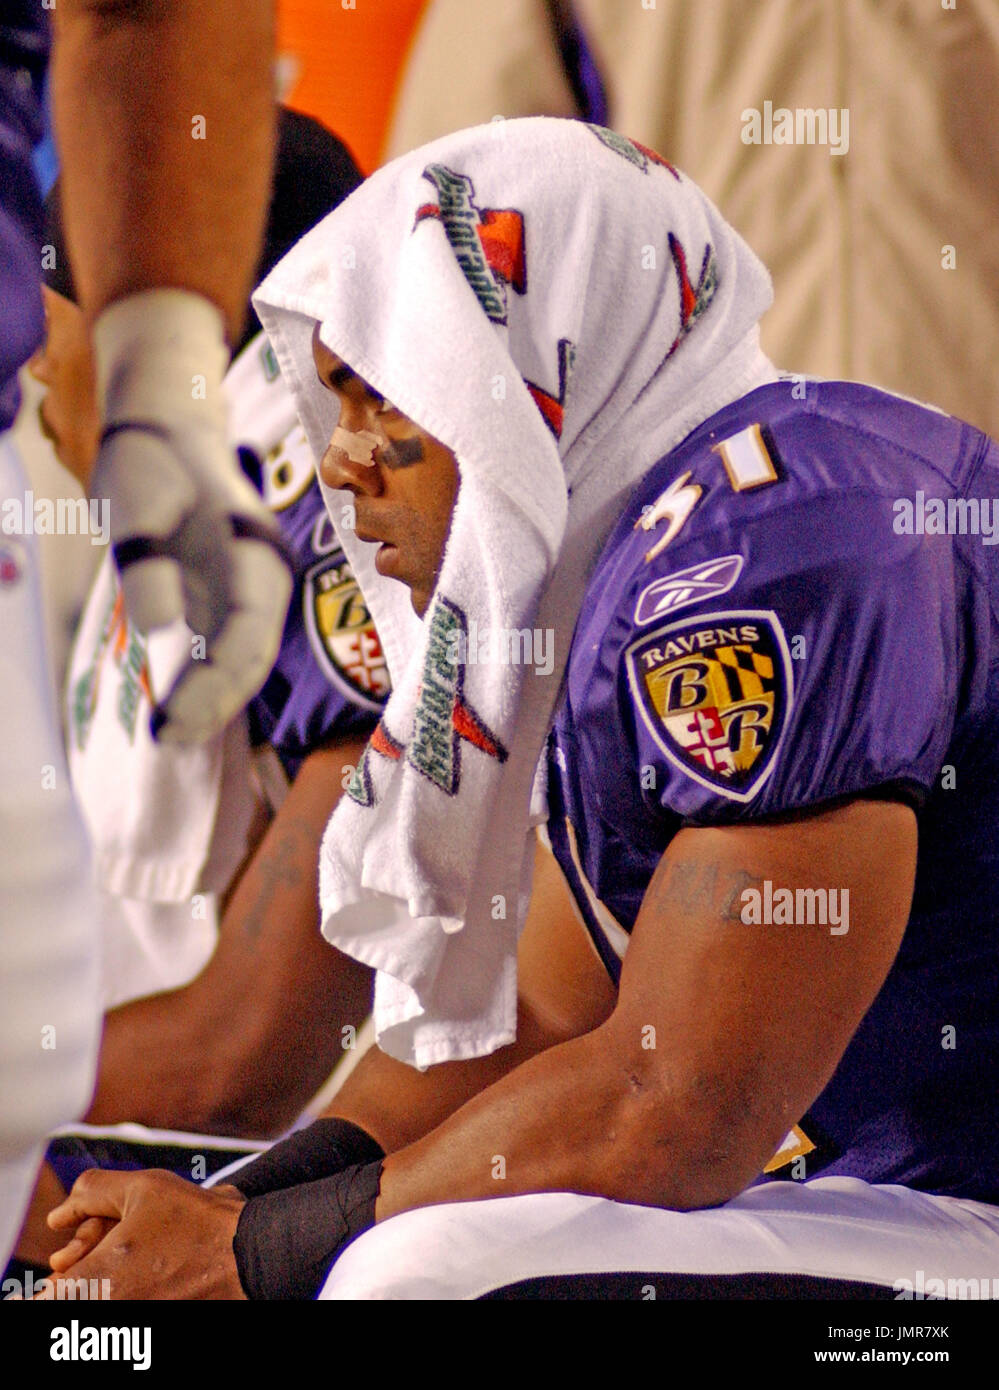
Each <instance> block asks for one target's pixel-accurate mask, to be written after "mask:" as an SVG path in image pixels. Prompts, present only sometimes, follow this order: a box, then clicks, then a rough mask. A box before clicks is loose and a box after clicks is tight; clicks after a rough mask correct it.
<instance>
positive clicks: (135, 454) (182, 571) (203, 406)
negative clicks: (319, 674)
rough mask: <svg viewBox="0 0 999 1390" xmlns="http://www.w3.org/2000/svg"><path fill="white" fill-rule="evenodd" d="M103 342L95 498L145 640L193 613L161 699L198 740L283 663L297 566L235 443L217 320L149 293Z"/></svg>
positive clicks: (168, 730) (161, 719)
mask: <svg viewBox="0 0 999 1390" xmlns="http://www.w3.org/2000/svg"><path fill="white" fill-rule="evenodd" d="M94 346H95V353H96V360H97V383H98V389H99V391H100V397H101V401H102V404H103V419H104V433H103V436H102V440H101V449H100V454H99V456H98V459H97V465H96V468H95V470H94V475H93V480H92V482H91V493H92V494H93V495H94V496H98V497H102V496H106V497H108V498H110V513H111V540H112V547H113V552H114V557H115V561H116V563H117V565H118V569H119V572H120V574H121V582H122V589H123V592H124V597H125V607H126V609H127V611H128V614H129V617H130V618H131V620H132V621H133V622H134V623H135V625H136V627H138V628H139V629H140V630H141V631H143V632H145V631H148V630H149V629H150V628H155V627H162V626H164V625H166V624H168V623H171V622H173V621H174V620H175V619H177V618H180V617H183V618H185V619H186V621H187V624H188V626H189V627H190V629H191V631H192V633H194V634H195V635H196V636H200V637H203V638H204V642H203V643H197V642H194V641H192V644H191V645H192V658H191V660H190V661H189V662H188V663H187V664H186V665H185V666H184V668H183V669H182V670H181V672H180V674H179V675H178V676H177V678H176V680H175V681H174V684H173V686H172V687H171V689H170V690H168V691H167V692H166V693H165V694H164V693H162V692H154V693H155V695H156V699H157V701H158V703H157V705H156V707H155V708H154V711H153V717H152V721H151V727H152V731H153V734H154V736H155V737H157V738H160V739H163V740H175V741H177V742H200V741H202V740H204V739H206V738H209V737H211V735H213V734H215V733H217V732H219V731H220V730H221V729H222V728H224V726H225V725H226V724H227V723H228V722H229V720H230V719H232V718H233V716H234V715H236V714H237V713H238V712H239V711H240V710H241V709H242V707H243V706H244V705H245V704H246V702H247V701H248V700H249V699H250V698H251V697H252V696H253V695H255V694H256V692H257V691H258V690H259V689H260V687H261V685H262V684H263V682H264V680H265V679H266V678H267V675H268V673H269V671H270V669H271V667H272V666H273V664H274V661H275V658H276V656H277V653H278V648H279V646H280V642H281V634H282V630H283V626H284V620H285V614H286V612H287V608H288V600H289V598H290V596H291V585H292V580H291V572H290V557H289V554H288V550H287V547H286V546H285V544H284V541H283V540H282V537H281V535H280V532H279V530H278V528H277V526H276V524H275V523H274V520H273V518H272V517H271V514H270V512H269V511H268V510H267V508H266V507H265V506H264V504H263V502H262V501H261V499H260V497H259V495H258V494H257V492H256V490H255V489H254V488H253V486H252V485H251V483H250V482H249V481H248V480H247V478H246V477H245V476H244V474H243V472H242V470H241V469H240V467H239V465H238V464H237V462H236V459H235V457H234V455H233V451H232V449H231V448H230V447H229V444H228V441H227V437H226V407H225V400H224V397H223V394H222V390H221V382H222V377H223V375H224V373H225V371H226V367H227V365H228V352H227V349H226V345H225V339H224V336H223V320H222V315H221V313H220V312H219V310H218V309H217V308H216V307H215V306H214V305H213V304H211V303H210V302H209V301H208V300H207V299H204V298H203V297H202V296H200V295H197V294H193V293H190V292H188V291H186V290H174V289H159V290H145V291H142V292H141V293H138V294H133V295H129V296H128V297H127V298H125V299H121V300H117V301H116V302H115V303H114V304H111V305H109V306H108V308H107V309H105V310H104V312H103V313H102V314H101V315H100V317H99V318H98V320H97V322H96V324H95V326H94ZM202 649H203V655H202Z"/></svg>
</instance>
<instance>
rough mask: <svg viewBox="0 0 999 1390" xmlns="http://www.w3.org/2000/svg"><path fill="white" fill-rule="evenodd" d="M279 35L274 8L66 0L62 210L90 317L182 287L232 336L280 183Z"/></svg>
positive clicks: (192, 1)
mask: <svg viewBox="0 0 999 1390" xmlns="http://www.w3.org/2000/svg"><path fill="white" fill-rule="evenodd" d="M272 25H273V4H272V3H271V0H59V4H58V6H57V7H56V8H55V10H54V31H55V45H54V53H53V99H54V110H55V122H56V130H57V136H58V140H59V147H60V153H61V159H62V190H63V191H62V197H63V210H64V218H65V223H66V229H67V238H68V242H69V246H70V249H71V254H72V256H73V261H74V272H75V278H76V282H77V285H78V287H79V292H80V301H81V304H82V306H83V307H84V309H85V310H86V311H87V313H88V315H90V316H91V317H94V316H95V315H96V314H98V313H99V312H100V310H101V309H102V308H104V307H105V306H106V305H107V304H109V303H110V302H112V301H113V300H115V299H118V298H121V297H122V296H124V295H126V294H129V293H132V292H134V291H139V290H143V289H149V288H154V287H158V286H172V287H179V288H182V289H189V290H193V291H195V292H197V293H199V294H202V295H204V296H205V297H206V298H208V299H210V300H211V301H212V302H213V303H215V304H216V305H218V307H219V308H220V309H221V310H222V311H223V314H224V315H225V318H226V322H227V324H228V330H229V336H230V341H233V340H234V339H235V336H236V335H237V334H238V332H239V329H240V326H241V323H242V318H243V314H244V312H245V304H246V299H247V293H248V290H249V289H250V287H251V280H252V276H253V272H254V269H255V266H256V261H257V256H258V254H259V247H260V241H261V236H262V229H263V223H264V216H265V212H266V203H267V197H268V190H269V186H270V171H271V159H272V152H273V128H274V95H273V78H272V68H273V36H272Z"/></svg>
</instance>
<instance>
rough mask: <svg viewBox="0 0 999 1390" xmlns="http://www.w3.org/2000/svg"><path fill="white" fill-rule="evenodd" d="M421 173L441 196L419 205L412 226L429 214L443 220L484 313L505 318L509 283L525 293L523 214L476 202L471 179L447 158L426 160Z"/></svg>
mask: <svg viewBox="0 0 999 1390" xmlns="http://www.w3.org/2000/svg"><path fill="white" fill-rule="evenodd" d="M423 177H424V178H425V179H427V180H429V182H430V183H432V184H433V186H434V188H435V189H436V190H437V201H436V202H435V203H423V204H421V205H420V207H419V208H417V210H416V222H415V223H414V231H415V229H416V227H418V226H419V225H420V223H421V222H425V221H427V219H428V218H433V219H434V220H436V221H439V222H441V223H442V224H443V227H444V232H445V235H446V236H447V239H448V241H449V242H450V244H451V249H452V250H453V251H454V255H455V259H456V260H457V262H458V264H459V266H461V269H462V273H463V274H464V276H465V279H466V280H467V281H468V283H469V285H471V287H472V289H473V290H474V291H475V295H476V298H477V299H478V301H479V303H480V304H481V305H482V308H483V310H484V311H485V314H486V316H487V317H488V318H489V319H490V320H491V322H493V323H506V319H507V286H512V287H513V289H514V290H515V291H516V292H517V294H526V293H527V253H526V248H525V244H524V218H523V215H522V214H521V213H519V212H517V211H515V210H514V209H513V208H478V207H476V205H475V187H474V185H473V184H472V180H471V179H470V178H469V177H468V175H467V174H456V173H455V172H454V170H453V169H448V168H446V166H445V165H443V164H428V165H427V167H426V169H424V171H423Z"/></svg>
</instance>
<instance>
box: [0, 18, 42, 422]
mask: <svg viewBox="0 0 999 1390" xmlns="http://www.w3.org/2000/svg"><path fill="white" fill-rule="evenodd" d="M47 60H48V16H47V15H46V13H45V11H44V10H43V9H42V7H41V5H40V4H37V3H35V4H32V3H28V0H9V3H7V4H5V5H4V7H3V15H2V17H0V316H2V317H0V325H2V332H0V432H2V431H3V430H5V429H7V428H8V427H9V426H10V425H11V424H12V423H13V420H14V416H15V415H16V414H17V407H18V402H19V393H18V387H17V372H18V369H19V368H20V367H21V366H22V365H23V364H24V363H25V362H26V361H27V360H28V358H29V357H30V356H31V354H32V353H33V352H34V351H35V349H36V348H37V347H38V346H39V344H40V343H41V341H42V336H43V333H44V326H45V321H44V315H43V312H42V297H41V290H40V288H39V285H40V280H41V276H40V260H39V248H40V245H41V231H42V201H41V192H40V190H39V188H38V184H37V182H36V180H35V173H34V169H33V168H32V163H31V152H32V150H33V148H34V147H35V145H36V144H37V143H38V141H39V140H40V139H41V138H42V133H43V120H42V100H41V94H42V85H43V82H44V78H45V66H46V62H47Z"/></svg>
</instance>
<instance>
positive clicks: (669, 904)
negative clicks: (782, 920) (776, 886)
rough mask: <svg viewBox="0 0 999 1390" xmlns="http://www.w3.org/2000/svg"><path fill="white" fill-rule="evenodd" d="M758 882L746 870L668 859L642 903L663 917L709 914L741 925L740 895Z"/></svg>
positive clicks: (694, 861) (695, 861)
mask: <svg viewBox="0 0 999 1390" xmlns="http://www.w3.org/2000/svg"><path fill="white" fill-rule="evenodd" d="M762 882H763V880H762V878H760V876H759V875H758V874H751V873H749V871H748V870H746V869H734V870H728V869H726V870H720V869H719V868H718V866H717V865H716V864H705V863H703V862H702V861H701V860H699V859H672V860H667V862H666V863H665V864H664V865H663V867H662V871H661V872H659V873H657V874H656V875H655V877H654V879H653V881H652V883H651V884H650V885H649V889H648V892H647V893H646V903H647V904H648V905H649V906H650V907H651V908H652V909H653V910H654V911H656V912H657V913H661V914H663V915H664V916H672V917H681V916H684V915H686V914H688V913H691V912H694V911H704V910H710V911H713V912H714V913H715V914H716V915H717V916H718V917H719V918H720V919H721V920H722V921H725V922H739V923H741V922H742V916H741V910H742V895H743V893H744V892H745V890H746V889H747V888H750V887H753V886H754V885H760V884H762ZM644 905H645V904H643V906H644Z"/></svg>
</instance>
